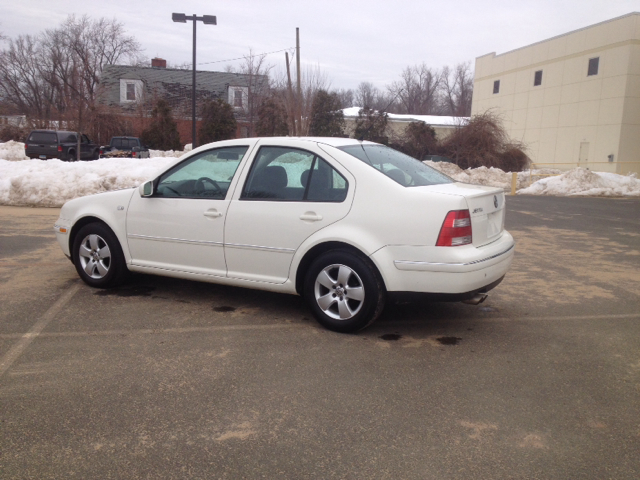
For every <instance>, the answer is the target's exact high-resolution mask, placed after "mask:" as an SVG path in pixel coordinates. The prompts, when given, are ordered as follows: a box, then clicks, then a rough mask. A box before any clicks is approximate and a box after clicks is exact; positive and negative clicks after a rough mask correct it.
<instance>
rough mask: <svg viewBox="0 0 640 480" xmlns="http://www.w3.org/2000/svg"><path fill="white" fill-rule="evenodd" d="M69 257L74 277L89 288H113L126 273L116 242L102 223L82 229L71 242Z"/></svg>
mask: <svg viewBox="0 0 640 480" xmlns="http://www.w3.org/2000/svg"><path fill="white" fill-rule="evenodd" d="M71 255H72V259H73V264H74V265H75V267H76V271H77V272H78V275H80V278H81V279H82V280H83V281H84V282H85V283H86V284H87V285H89V286H91V287H96V288H110V287H116V286H118V285H121V284H122V283H124V282H125V280H126V279H127V276H128V274H129V270H128V269H127V265H126V262H125V260H124V254H123V253H122V248H121V247H120V242H118V239H117V237H116V236H115V234H114V233H113V232H112V231H111V229H109V228H108V227H107V226H106V225H104V224H103V223H89V224H88V225H85V226H84V227H82V228H81V229H80V231H79V232H78V234H77V235H76V237H75V239H74V241H73V250H72V251H71Z"/></svg>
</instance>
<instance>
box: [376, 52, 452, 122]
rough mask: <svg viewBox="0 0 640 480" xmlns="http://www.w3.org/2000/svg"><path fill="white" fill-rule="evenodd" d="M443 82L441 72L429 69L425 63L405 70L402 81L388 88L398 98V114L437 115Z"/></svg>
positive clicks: (401, 76) (401, 77)
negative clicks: (439, 90)
mask: <svg viewBox="0 0 640 480" xmlns="http://www.w3.org/2000/svg"><path fill="white" fill-rule="evenodd" d="M441 80H442V74H441V72H439V71H438V70H437V69H433V68H429V67H427V65H426V64H425V63H422V64H421V65H416V66H414V67H411V66H410V67H407V68H405V69H404V70H403V71H402V74H401V75H400V80H398V81H396V82H393V83H392V84H391V85H390V86H389V87H388V90H389V93H391V94H392V95H394V96H397V98H398V103H399V110H400V111H399V112H398V113H410V114H411V113H412V114H416V115H437V114H438V113H439V111H438V107H439V105H438V93H439V92H438V89H439V87H440V83H441Z"/></svg>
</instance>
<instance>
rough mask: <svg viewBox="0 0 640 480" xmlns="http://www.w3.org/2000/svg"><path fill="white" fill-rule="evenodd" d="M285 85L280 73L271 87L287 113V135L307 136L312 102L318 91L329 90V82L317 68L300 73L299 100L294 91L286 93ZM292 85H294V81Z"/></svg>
mask: <svg viewBox="0 0 640 480" xmlns="http://www.w3.org/2000/svg"><path fill="white" fill-rule="evenodd" d="M287 83H288V82H287V77H286V73H284V72H282V73H279V74H277V75H275V78H274V80H273V83H272V85H271V91H272V95H274V97H275V98H277V100H278V101H279V102H280V103H281V105H282V106H283V107H284V109H285V111H286V112H287V120H288V123H289V135H298V136H304V135H308V134H309V124H310V121H311V111H312V106H313V100H314V98H315V96H316V94H317V92H318V91H319V90H329V88H330V85H331V82H329V79H328V78H327V75H326V73H325V72H323V71H322V70H320V67H319V66H311V67H307V68H306V69H305V70H304V71H303V72H302V75H301V78H300V83H301V86H302V88H301V90H302V92H301V93H302V95H301V98H298V96H297V93H296V92H295V91H293V92H292V93H291V94H289V93H287V91H288V88H287ZM293 83H295V80H294V81H293ZM297 112H300V113H301V115H300V117H301V121H300V124H298V121H297V120H295V118H297V117H298V115H297ZM293 122H295V123H293Z"/></svg>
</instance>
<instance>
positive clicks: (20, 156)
mask: <svg viewBox="0 0 640 480" xmlns="http://www.w3.org/2000/svg"><path fill="white" fill-rule="evenodd" d="M0 158H3V159H5V160H9V161H12V162H15V161H18V160H28V159H29V157H27V156H26V155H25V154H24V143H22V142H14V141H13V140H9V141H8V142H6V143H0Z"/></svg>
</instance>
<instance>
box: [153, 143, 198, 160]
mask: <svg viewBox="0 0 640 480" xmlns="http://www.w3.org/2000/svg"><path fill="white" fill-rule="evenodd" d="M190 151H191V144H190V143H187V144H186V145H185V146H184V150H183V151H180V150H151V149H149V156H150V157H172V158H178V157H181V156H182V155H184V154H185V153H187V152H190Z"/></svg>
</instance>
